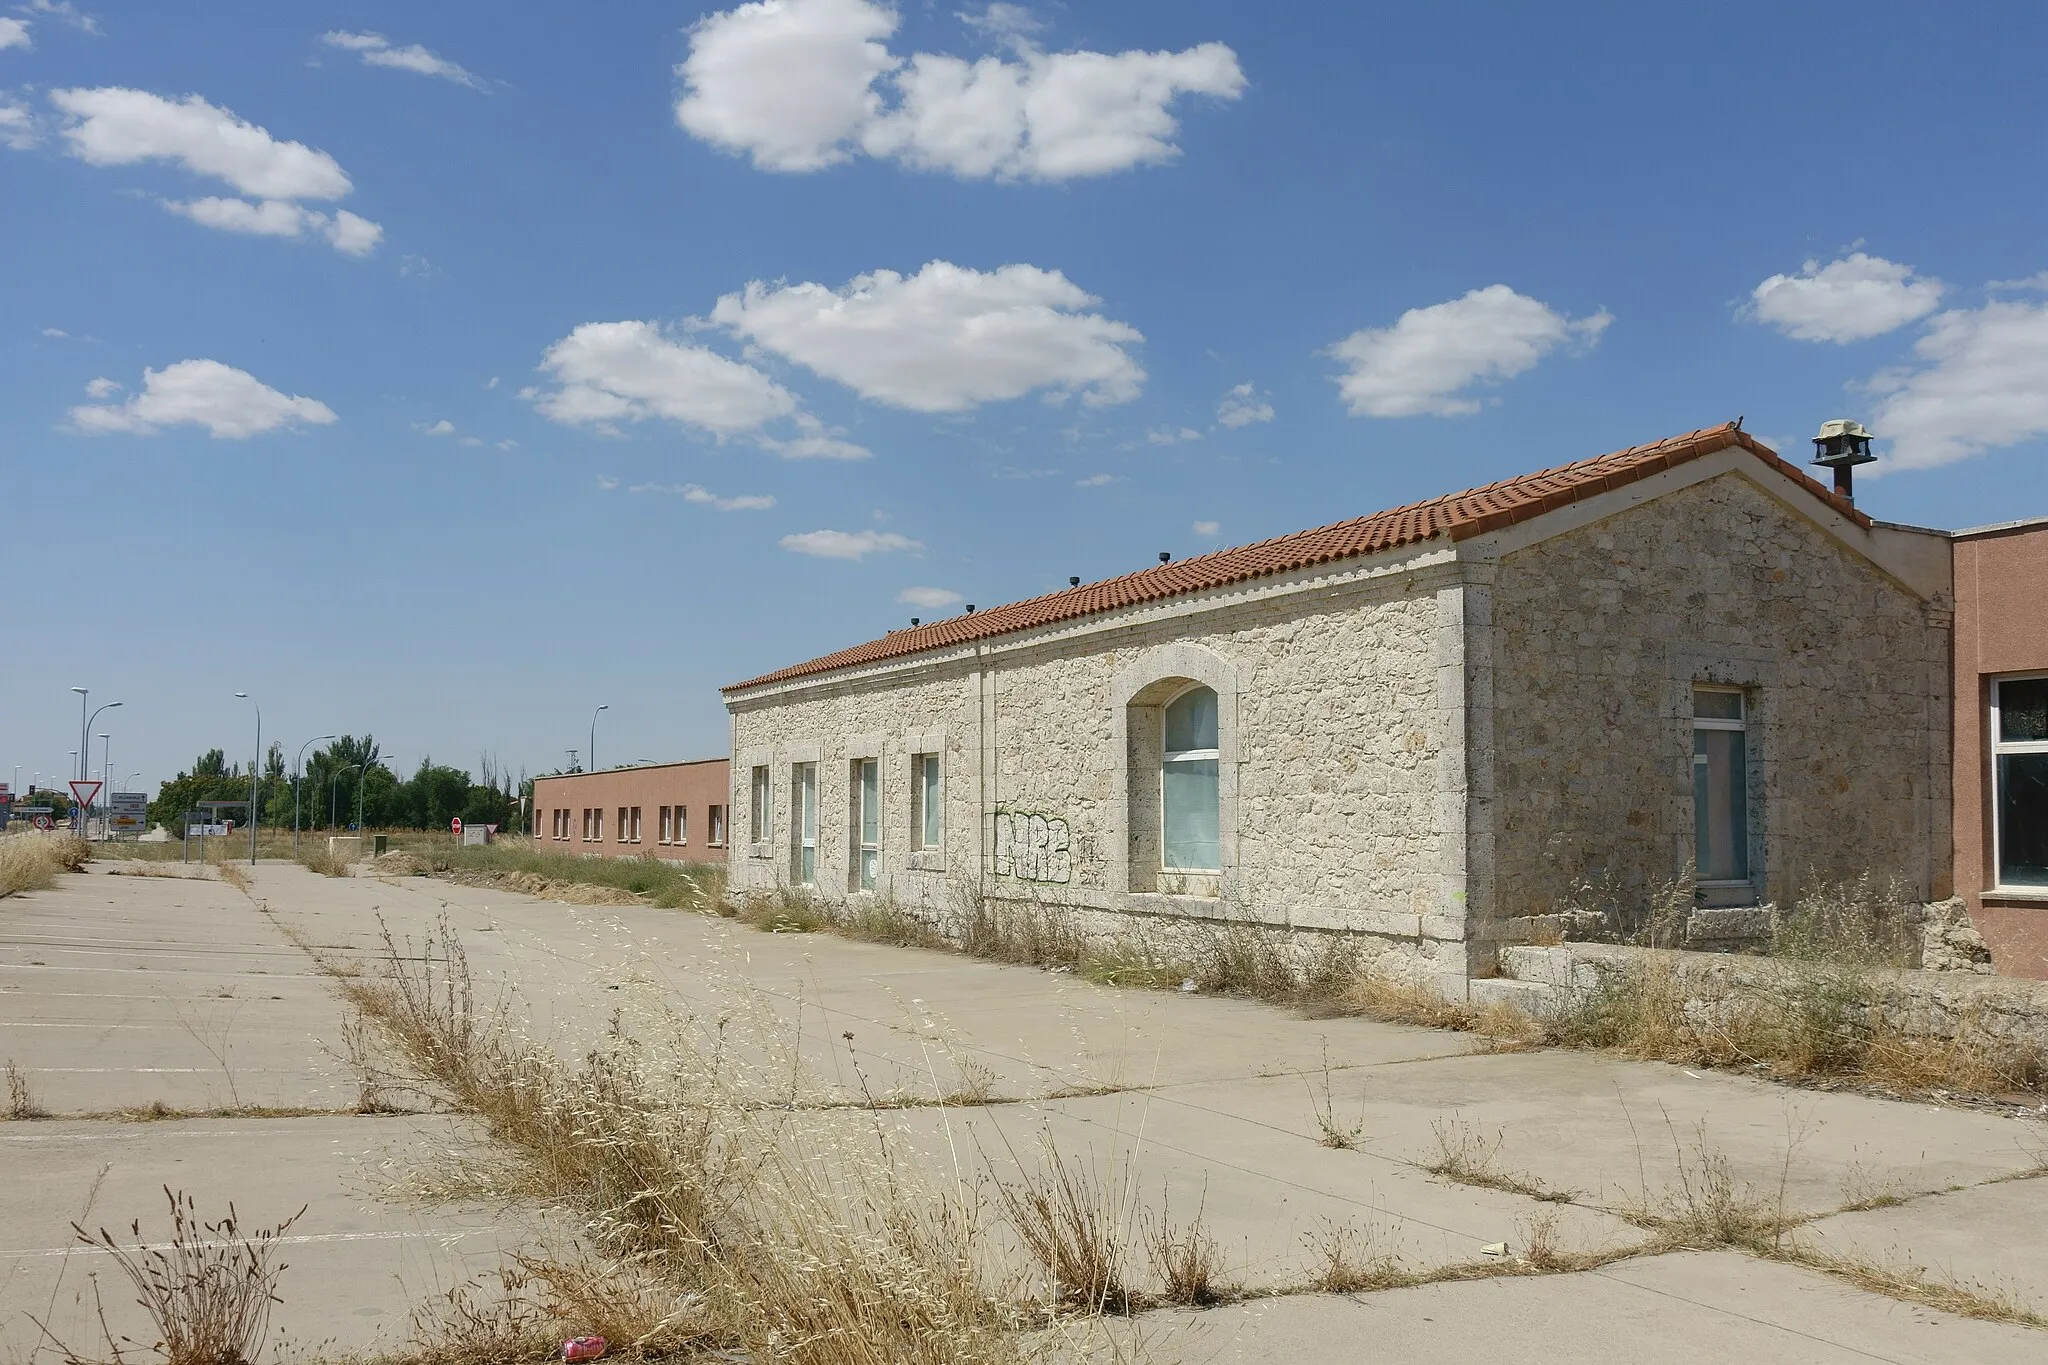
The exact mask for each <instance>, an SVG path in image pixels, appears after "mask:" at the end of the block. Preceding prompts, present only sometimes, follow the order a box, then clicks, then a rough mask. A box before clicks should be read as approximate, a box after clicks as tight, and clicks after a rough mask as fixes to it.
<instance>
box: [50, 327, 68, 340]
mask: <svg viewBox="0 0 2048 1365" xmlns="http://www.w3.org/2000/svg"><path fill="white" fill-rule="evenodd" d="M43 335H44V336H46V337H49V338H50V339H51V340H53V341H68V340H69V339H70V337H71V333H69V332H67V331H65V330H64V329H63V328H62V327H45V328H44V329H43Z"/></svg>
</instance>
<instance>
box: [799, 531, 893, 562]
mask: <svg viewBox="0 0 2048 1365" xmlns="http://www.w3.org/2000/svg"><path fill="white" fill-rule="evenodd" d="M781 544H782V548H783V549H785V550H790V551H793V552H795V553H796V554H800V555H813V556H815V557H816V558H819V559H859V558H861V557H863V556H865V555H871V554H884V553H889V552H893V551H896V550H921V549H923V548H924V542H923V541H919V540H912V539H910V538H909V537H908V536H899V535H897V534H896V533H895V532H894V531H805V532H803V533H802V534H801V535H792V536H784V537H783V538H782V541H781Z"/></svg>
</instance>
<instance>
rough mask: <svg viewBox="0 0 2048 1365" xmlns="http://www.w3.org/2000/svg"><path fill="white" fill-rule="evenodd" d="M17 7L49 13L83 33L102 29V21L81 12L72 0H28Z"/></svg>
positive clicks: (95, 32) (38, 12)
mask: <svg viewBox="0 0 2048 1365" xmlns="http://www.w3.org/2000/svg"><path fill="white" fill-rule="evenodd" d="M16 8H17V9H19V10H20V11H21V12H22V13H23V14H47V15H49V16H50V17H51V18H52V19H56V20H59V21H60V22H62V23H66V24H69V25H71V27H73V28H75V29H77V30H79V31H80V32H82V33H92V34H97V33H99V31H100V21H99V20H98V19H95V18H94V17H93V16H92V15H90V14H83V13H80V12H79V9H78V7H77V6H76V5H74V4H72V3H71V0H28V3H26V4H23V5H18V6H16Z"/></svg>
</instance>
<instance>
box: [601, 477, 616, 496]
mask: <svg viewBox="0 0 2048 1365" xmlns="http://www.w3.org/2000/svg"><path fill="white" fill-rule="evenodd" d="M618 486H619V481H618V480H617V479H615V478H613V477H612V476H611V475H609V474H600V475H598V476H597V488H598V491H599V492H600V493H609V492H611V491H612V490H613V489H614V488H617V487H618Z"/></svg>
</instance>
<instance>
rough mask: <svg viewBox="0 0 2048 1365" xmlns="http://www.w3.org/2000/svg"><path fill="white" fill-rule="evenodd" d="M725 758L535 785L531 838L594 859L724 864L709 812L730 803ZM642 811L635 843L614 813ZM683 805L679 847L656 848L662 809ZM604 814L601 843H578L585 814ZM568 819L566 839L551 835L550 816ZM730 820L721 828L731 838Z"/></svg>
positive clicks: (537, 781)
mask: <svg viewBox="0 0 2048 1365" xmlns="http://www.w3.org/2000/svg"><path fill="white" fill-rule="evenodd" d="M726 768H727V764H726V760H724V759H722V758H705V759H699V760H697V761H696V762H694V763H661V764H650V765H648V766H646V767H642V768H612V769H609V770H607V771H604V772H595V773H571V774H567V775H565V776H562V777H540V778H535V779H534V783H533V806H534V812H535V823H534V827H533V833H534V837H535V839H536V840H537V841H538V843H539V844H540V846H541V847H542V848H546V849H552V850H555V851H557V852H561V853H591V854H597V855H600V856H602V857H606V858H637V857H641V856H643V855H646V854H652V855H653V856H654V857H657V858H667V859H670V860H672V861H674V862H690V863H722V862H724V861H725V846H724V845H723V844H714V843H712V842H711V819H710V816H711V807H712V806H724V805H726V804H727V803H728V802H729V801H730V800H731V799H732V798H731V793H730V785H731V784H730V780H729V778H728V777H727V772H726ZM621 806H625V807H627V808H628V809H630V808H632V807H634V806H638V807H639V808H640V840H639V842H638V843H634V842H632V841H631V840H630V835H631V833H632V831H631V830H630V829H627V830H621V829H620V828H619V824H618V819H619V807H621ZM663 806H671V807H673V806H681V807H682V808H683V809H684V811H685V812H686V819H685V827H684V830H683V833H684V841H683V842H682V843H676V842H673V841H671V842H669V843H663V842H662V841H661V808H662V807H663ZM586 809H602V810H603V811H604V838H603V839H601V840H597V841H586V840H585V839H584V838H583V812H584V810H586ZM557 810H566V811H568V812H569V834H568V837H567V838H566V839H563V838H556V837H555V835H554V824H553V815H554V812H555V811H557ZM731 820H732V817H731V813H730V812H728V813H727V815H726V828H727V832H728V834H730V831H731Z"/></svg>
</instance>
